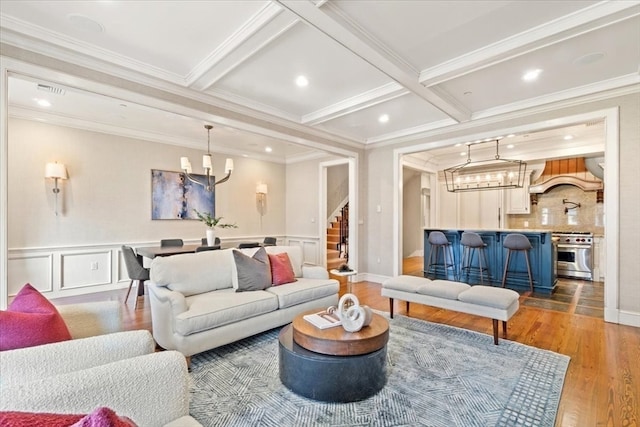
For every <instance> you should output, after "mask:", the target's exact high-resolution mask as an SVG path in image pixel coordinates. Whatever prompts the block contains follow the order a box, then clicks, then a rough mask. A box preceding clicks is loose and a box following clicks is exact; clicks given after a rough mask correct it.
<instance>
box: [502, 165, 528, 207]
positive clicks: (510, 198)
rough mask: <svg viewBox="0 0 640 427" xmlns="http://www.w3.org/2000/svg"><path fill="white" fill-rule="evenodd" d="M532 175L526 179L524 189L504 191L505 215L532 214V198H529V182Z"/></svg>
mask: <svg viewBox="0 0 640 427" xmlns="http://www.w3.org/2000/svg"><path fill="white" fill-rule="evenodd" d="M530 180H531V173H527V175H526V176H525V178H524V185H523V187H522V188H510V189H505V190H504V201H505V203H504V205H505V211H506V212H505V213H507V214H528V213H530V212H531V198H530V197H529V182H530Z"/></svg>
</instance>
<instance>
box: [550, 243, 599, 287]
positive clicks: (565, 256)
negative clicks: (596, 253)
mask: <svg viewBox="0 0 640 427" xmlns="http://www.w3.org/2000/svg"><path fill="white" fill-rule="evenodd" d="M552 237H554V240H555V241H556V244H557V247H558V262H557V268H558V276H562V277H570V278H573V279H584V280H593V257H592V253H593V234H592V233H588V232H584V233H583V232H554V233H553V234H552Z"/></svg>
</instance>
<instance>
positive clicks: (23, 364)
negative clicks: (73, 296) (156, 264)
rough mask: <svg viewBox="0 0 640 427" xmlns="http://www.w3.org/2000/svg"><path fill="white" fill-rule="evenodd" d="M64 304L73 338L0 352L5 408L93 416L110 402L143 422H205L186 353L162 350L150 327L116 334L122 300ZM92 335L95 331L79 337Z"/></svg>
mask: <svg viewBox="0 0 640 427" xmlns="http://www.w3.org/2000/svg"><path fill="white" fill-rule="evenodd" d="M57 308H58V311H59V312H60V313H61V315H62V316H63V318H64V319H65V322H67V326H68V328H69V330H70V332H71V335H72V337H73V338H74V339H72V340H70V341H63V342H58V343H52V344H46V345H40V346H35V347H28V348H22V349H16V350H9V351H3V352H0V411H25V412H52V413H66V414H81V413H85V414H88V413H91V412H92V411H93V410H94V409H96V408H97V407H101V406H106V407H108V408H111V409H113V410H114V411H115V412H116V413H117V414H118V415H122V416H126V417H129V418H130V419H132V420H133V421H134V422H135V423H136V424H137V425H139V426H152V427H156V426H172V427H176V426H180V427H183V426H184V427H189V426H200V424H199V423H198V422H197V421H196V420H194V419H193V418H191V417H190V416H189V381H190V380H189V375H188V372H187V364H186V360H185V358H184V356H183V355H182V354H181V353H179V352H176V351H164V352H158V353H155V341H154V340H153V337H152V336H151V333H150V332H149V331H147V330H138V331H125V332H114V330H117V329H119V328H120V325H121V323H120V303H118V302H115V301H114V302H113V304H112V303H111V302H107V303H104V302H101V303H89V304H74V305H69V306H57ZM116 320H117V322H116ZM86 335H96V336H90V337H87V338H78V337H83V336H86ZM75 338H78V339H75Z"/></svg>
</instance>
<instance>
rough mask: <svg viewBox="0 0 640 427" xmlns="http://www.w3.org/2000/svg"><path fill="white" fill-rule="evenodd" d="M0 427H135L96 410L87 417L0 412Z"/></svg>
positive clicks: (107, 409) (108, 410) (126, 419)
mask: <svg viewBox="0 0 640 427" xmlns="http://www.w3.org/2000/svg"><path fill="white" fill-rule="evenodd" d="M0 425H1V426H6V427H136V424H135V423H134V422H133V421H131V419H129V418H127V417H120V416H118V415H117V414H116V413H115V412H114V411H113V410H112V409H109V408H106V407H100V408H96V409H95V410H94V411H93V412H92V413H90V414H88V415H75V414H52V413H44V412H43V413H37V412H18V411H6V412H0Z"/></svg>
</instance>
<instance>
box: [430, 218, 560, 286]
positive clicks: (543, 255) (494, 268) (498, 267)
mask: <svg viewBox="0 0 640 427" xmlns="http://www.w3.org/2000/svg"><path fill="white" fill-rule="evenodd" d="M432 231H441V232H443V233H444V234H445V236H447V240H449V242H451V246H452V249H453V258H454V264H455V266H456V271H458V272H460V270H461V262H462V250H463V246H462V245H461V244H460V239H461V238H462V233H463V232H464V231H473V232H474V233H478V234H479V235H480V237H481V238H482V241H483V242H484V243H485V244H486V245H487V247H486V249H485V251H486V255H487V262H488V265H489V274H490V279H489V284H490V285H492V286H501V283H502V274H503V271H504V263H505V261H506V259H507V250H506V249H505V248H503V246H502V243H503V241H504V238H505V237H506V236H507V235H508V234H511V233H520V234H524V235H525V236H526V237H527V239H529V242H531V246H532V249H531V250H530V251H529V262H530V263H531V274H532V276H533V289H534V292H536V293H541V294H550V293H552V292H553V289H554V287H555V286H556V281H557V277H556V271H557V270H556V261H557V252H556V247H555V243H554V242H553V240H552V238H551V232H550V231H542V230H530V229H527V230H474V229H440V228H425V229H424V267H423V271H425V272H426V268H427V261H428V256H429V251H430V249H431V245H430V244H429V233H431V232H432ZM440 253H441V252H440ZM514 258H515V259H514ZM440 259H441V257H440ZM472 265H473V266H474V267H478V255H477V251H476V255H474V257H473V264H472ZM514 269H515V270H517V271H521V272H525V274H517V275H511V274H509V275H507V283H506V287H507V288H509V289H513V290H516V291H528V290H529V279H528V277H527V275H526V271H527V267H526V264H525V260H524V256H523V254H512V255H511V261H510V263H509V270H514ZM430 278H434V277H433V274H431V275H430ZM436 278H439V279H445V278H446V279H449V280H453V279H454V277H453V273H452V272H451V271H448V272H447V275H446V277H445V273H444V271H442V269H440V271H439V273H438V275H437V277H436ZM459 280H460V281H461V282H467V283H470V284H479V283H480V274H479V273H478V269H472V271H471V273H470V274H469V278H468V280H467V275H466V274H464V276H463V277H460V278H459ZM484 284H487V278H486V273H485V277H484Z"/></svg>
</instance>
